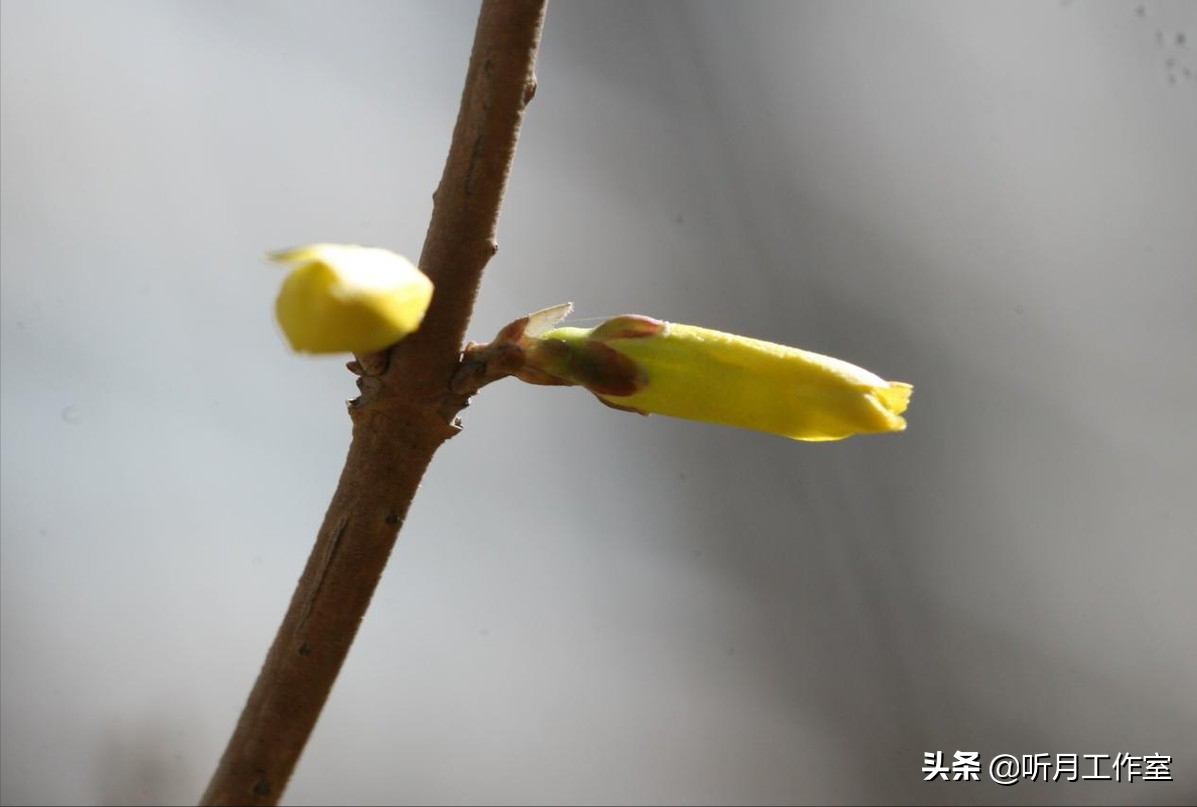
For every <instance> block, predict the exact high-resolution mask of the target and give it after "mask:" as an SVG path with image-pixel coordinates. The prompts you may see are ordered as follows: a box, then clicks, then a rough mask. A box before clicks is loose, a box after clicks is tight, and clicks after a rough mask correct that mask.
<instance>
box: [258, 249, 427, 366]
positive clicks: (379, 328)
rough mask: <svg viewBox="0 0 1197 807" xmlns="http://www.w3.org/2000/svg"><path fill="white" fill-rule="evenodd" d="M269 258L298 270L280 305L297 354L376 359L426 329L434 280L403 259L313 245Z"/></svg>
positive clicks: (284, 326) (281, 319)
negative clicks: (371, 355) (361, 355)
mask: <svg viewBox="0 0 1197 807" xmlns="http://www.w3.org/2000/svg"><path fill="white" fill-rule="evenodd" d="M269 257H270V259H271V260H274V261H277V262H279V263H286V264H292V265H293V266H294V268H293V269H292V270H291V273H290V274H288V275H287V278H286V280H284V281H283V287H282V289H280V290H279V293H278V300H277V302H276V303H275V315H276V316H277V317H278V322H279V325H281V326H282V329H283V333H284V334H286V336H287V340H288V341H289V342H290V343H291V347H292V348H293V349H295V350H297V351H302V352H305V353H372V352H375V351H379V350H382V349H383V348H385V347H388V346H390V345H392V344H394V343H395V342H398V341H399V340H400V339H402V338H403V337H405V336H407V335H408V334H409V333H411V332H412V331H414V330H416V329H417V328H419V327H420V322H421V321H422V320H423V319H424V312H425V311H427V310H428V303H429V302H430V301H431V300H432V281H431V280H429V279H428V277H427V275H425V274H424V273H423V272H421V271H420V270H419V269H417V268H416V266H415V265H414V264H412V262H411V261H409V260H408V259H407V258H404V257H403V256H402V255H396V254H395V253H394V252H389V251H387V250H385V249H376V248H373V247H359V246H354V245H351V244H311V245H309V246H306V247H296V248H294V249H286V250H281V251H279V252H274V253H271V254H270V256H269Z"/></svg>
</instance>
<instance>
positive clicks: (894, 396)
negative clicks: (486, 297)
mask: <svg viewBox="0 0 1197 807" xmlns="http://www.w3.org/2000/svg"><path fill="white" fill-rule="evenodd" d="M567 311H568V309H565V308H564V307H556V308H554V309H546V310H545V312H538V313H537V314H533V315H531V317H530V318H524V319H523V320H517V322H515V323H512V325H510V326H508V327H507V328H505V329H504V330H503V332H501V333H500V335H499V338H498V339H496V342H495V343H494V344H495V345H499V344H504V345H506V348H505V349H506V350H507V351H508V353H510V352H511V350H512V349H516V348H518V351H519V355H520V361H519V362H518V363H513V366H514V367H515V369H514V370H513V373H514V374H515V375H517V376H518V377H520V378H522V379H523V380H525V381H528V382H531V383H534V384H575V385H578V386H583V387H586V388H587V389H589V390H590V391H591V392H593V393H594V394H595V395H596V396H597V397H598V398H599V400H601V401H602V402H604V403H606V404H608V405H610V406H614V407H616V408H618V409H627V410H631V411H635V412H640V413H642V414H650V413H653V414H659V415H670V416H673V417H679V418H687V419H689V420H702V421H707V422H710V423H721V424H724V425H727V426H739V427H742V428H746V429H756V430H759V431H765V432H770V433H773V434H780V435H784V436H786V437H790V438H793V439H795V440H840V439H842V438H844V437H849V436H851V435H853V434H868V433H875V432H891V431H902V430H903V429H905V428H906V421H905V420H904V419H903V418H902V413H903V412H905V411H906V406H907V404H908V403H909V401H910V394H911V392H912V387H911V386H910V385H909V384H906V383H903V382H900V381H886V380H885V379H883V378H880V377H878V376H876V375H874V374H873V373H870V372H869V371H868V370H864V369H861V368H860V367H857V366H855V365H853V364H849V363H848V362H845V361H841V360H839V359H834V358H831V357H830V356H823V355H820V354H818V353H811V352H809V351H806V350H799V349H798V348H792V347H786V346H784V345H777V344H773V343H772V342H764V341H761V340H759V339H749V338H747V337H743V336H735V335H733V334H727V333H721V332H719V331H712V330H709V329H707V328H698V327H695V326H693V325H678V324H675V323H669V322H662V321H660V320H656V319H651V318H649V317H643V316H635V315H627V316H619V317H613V318H612V319H609V320H607V321H606V322H604V323H603V324H601V325H599V326H598V327H597V328H591V329H586V328H570V327H555V328H547V329H546V328H543V327H535V326H536V325H537V323H538V322H539V323H540V324H541V325H543V322H544V318H545V314H546V313H548V314H550V315H551V316H552V317H556V318H558V319H559V318H560V317H563V316H564V314H565V313H567ZM529 320H530V321H531V323H532V325H531V326H529V324H528V323H529ZM553 324H555V323H553ZM482 349H483V350H486V349H487V347H483V348H482ZM490 349H491V350H495V348H490ZM505 360H506V361H508V362H510V361H511V359H510V358H509V357H507V358H506V359H505Z"/></svg>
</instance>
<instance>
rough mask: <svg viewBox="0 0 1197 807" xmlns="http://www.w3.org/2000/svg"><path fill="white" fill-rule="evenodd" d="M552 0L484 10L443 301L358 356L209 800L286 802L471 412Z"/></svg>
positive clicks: (506, 2) (442, 245) (443, 259)
mask: <svg viewBox="0 0 1197 807" xmlns="http://www.w3.org/2000/svg"><path fill="white" fill-rule="evenodd" d="M546 2H547V0H485V2H483V4H482V9H481V12H480V14H479V17H478V27H477V31H476V34H475V38H474V47H473V51H472V53H471V55H470V65H469V71H468V74H467V76H466V82H465V90H464V91H463V93H462V98H461V109H460V111H459V113H458V118H457V125H456V127H455V129H454V132H453V142H452V144H451V146H450V149H449V157H448V160H447V162H446V164H445V171H444V174H443V175H442V177H441V183H440V186H439V187H438V188H437V191H436V194H435V195H434V197H433V198H434V205H433V213H432V221H431V223H430V224H429V227H428V235H427V238H426V240H425V242H424V249H423V252H422V253H421V255H420V268H421V269H423V271H424V272H425V273H426V274H427V275H428V276H429V277H431V278H432V280H433V282H434V283H435V284H436V291H435V294H434V296H433V299H432V304H431V306H430V307H429V310H428V313H427V315H426V316H425V319H424V322H423V324H422V326H421V328H420V330H419V331H418V332H417V333H416V334H414V335H412V336H411V337H409V338H408V339H406V340H404V341H403V342H400V343H399V344H398V345H396V346H395V347H393V348H392V349H391V350H390V351H389V352H388V354H385V355H381V356H379V355H376V356H371V357H359V361H358V363H357V365H356V370H357V371H358V372H360V373H362V376H361V377H360V378H359V379H358V386H359V388H360V389H361V393H362V394H361V395H360V396H359V397H358V398H357V399H355V400H354V401H352V402H351V403H350V407H349V408H350V416H351V418H352V420H353V439H352V442H351V443H350V446H349V455H348V457H347V458H346V460H345V468H344V470H343V471H342V473H341V479H340V482H339V483H338V485H337V490H336V493H335V494H334V495H333V499H332V502H331V504H330V505H329V508H328V512H327V514H326V515H325V517H324V524H323V525H322V526H321V528H320V531H319V534H318V535H317V537H316V544H315V546H314V547H313V549H312V554H311V556H310V557H309V559H308V563H307V566H306V568H305V569H304V571H303V574H302V576H301V577H300V579H299V583H298V585H297V587H296V589H295V594H294V595H293V597H292V599H291V604H290V606H289V608H288V609H287V613H286V615H285V616H284V617H283V622H282V625H281V626H280V627H279V631H278V634H277V635H276V636H275V639H274V643H273V645H272V646H271V648H270V651H269V653H268V654H267V656H266V661H265V663H264V665H263V666H262V670H261V672H260V673H259V675H258V679H257V682H256V683H255V684H254V687H253V690H252V691H251V692H250V695H249V699H248V701H247V703H246V705H245V709H244V710H243V712H242V713H241V718H240V720H239V721H238V723H237V727H236V729H235V730H234V732H233V735H232V737H231V738H230V740H229V744H228V746H227V748H226V749H225V752H224V755H223V756H222V757H221V760H220V763H219V765H218V766H217V768H216V772H215V773H214V774H213V776H212V780H211V782H210V783H209V785H208V789H207V791H206V792H205V793H204V795H203V799H202V801H201V802H200V803H201V804H203V805H224V804H254V805H268V804H276V803H277V802H278V800H279V798H280V797H281V796H282V793H283V790H284V788H285V787H286V785H287V781H288V780H289V779H290V777H291V773H292V771H293V770H294V769H295V764H296V762H297V761H298V759H299V756H300V753H301V752H302V751H303V747H304V745H305V744H306V743H307V739H308V736H309V735H310V734H311V732H312V729H313V728H314V727H315V725H316V720H317V718H318V717H319V715H320V710H321V708H322V707H323V706H324V703H325V701H326V700H327V698H328V693H329V691H330V690H331V689H332V685H333V682H334V681H335V680H336V677H337V673H338V672H339V671H340V668H341V664H342V662H344V660H345V656H346V654H347V653H348V652H349V647H350V644H351V643H352V642H353V637H354V635H355V634H356V633H357V629H358V626H359V624H360V623H361V620H362V618H363V616H364V615H365V612H366V608H367V606H368V605H369V603H370V598H371V597H372V596H373V594H374V589H375V587H376V586H377V584H378V581H379V579H380V577H381V575H382V571H383V568H384V567H385V565H386V561H387V558H388V557H389V555H390V553H391V548H392V547H393V546H394V544H395V540H396V538H397V537H398V533H399V528H400V527H401V526H402V524H403V520H404V518H405V517H406V515H407V511H408V507H409V506H410V504H411V501H412V498H413V497H414V495H415V492H416V488H417V486H418V485H419V482H420V479H421V477H422V476H423V475H424V471H425V469H426V468H427V467H428V463H429V461H430V460H431V459H432V455H433V453H434V452H435V451H436V449H437V448H438V447H439V446H440V445H441V444H442V443H443V442H444V441H445V440H446V439H448V438H449V437H451V436H453V434H454V433H455V432H456V431H457V425H456V414H457V412H458V411H460V409H461V408H462V407H463V406H464V405H465V403H466V398H465V396H464V395H463V394H461V393H460V392H453V391H452V390H450V386H449V383H450V378H451V376H452V375H453V372H454V370H455V368H456V367H457V364H458V360H459V358H460V353H461V343H462V340H463V338H464V336H465V329H466V326H467V324H468V322H469V317H470V312H471V311H472V309H473V305H474V298H475V295H476V294H477V290H478V284H479V281H480V279H481V277H482V271H483V269H484V268H485V266H486V264H487V261H489V260H490V258H491V256H492V255H493V254H494V253H495V250H496V249H497V245H496V243H495V230H496V225H497V222H498V217H499V206H500V203H501V201H502V197H503V190H504V187H505V185H506V182H507V175H508V173H509V170H510V167H511V161H512V157H513V156H514V154H515V145H516V140H517V137H518V135H519V126H520V121H521V119H522V117H523V111H524V107H525V106H526V105H527V103H528V102H529V101H530V100H531V98H532V95H533V93H534V92H535V88H536V79H535V75H534V67H535V60H536V51H537V47H538V45H539V41H540V31H541V26H542V24H543V22H544V12H545V5H546Z"/></svg>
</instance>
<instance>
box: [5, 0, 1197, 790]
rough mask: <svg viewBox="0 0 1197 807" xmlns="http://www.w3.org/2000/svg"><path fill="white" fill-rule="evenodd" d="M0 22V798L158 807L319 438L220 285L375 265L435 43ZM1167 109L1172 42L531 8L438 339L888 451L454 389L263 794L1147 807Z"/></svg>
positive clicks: (1187, 279)
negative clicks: (453, 409)
mask: <svg viewBox="0 0 1197 807" xmlns="http://www.w3.org/2000/svg"><path fill="white" fill-rule="evenodd" d="M0 9H2V11H0V46H2V47H0V67H2V73H0V82H2V84H0V88H2V104H3V108H2V115H0V138H2V140H0V143H2V160H3V162H2V166H0V167H2V178H3V189H2V196H0V203H2V204H0V212H2V232H0V235H2V238H0V265H2V269H3V271H2V274H0V292H2V294H0V314H2V320H0V336H2V340H0V357H2V373H3V375H2V384H0V402H2V409H0V413H2V414H0V418H2V420H0V422H2V426H3V438H2V445H3V453H2V476H3V486H2V494H0V502H2V505H3V510H2V529H0V536H2V542H0V582H2V589H0V605H2V617H0V628H2V641H3V648H2V650H3V652H2V653H0V718H2V737H0V740H2V745H0V801H2V802H3V803H4V804H18V803H29V804H51V803H68V802H78V803H103V804H133V803H144V804H149V803H156V802H159V801H164V802H180V803H190V802H193V801H194V800H195V799H196V798H197V797H198V796H199V794H200V792H201V791H202V789H203V786H204V784H205V782H206V780H207V777H208V775H209V773H210V772H211V770H212V768H213V766H214V765H215V763H216V760H217V757H218V756H219V753H220V751H221V749H222V747H223V744H224V742H225V740H226V739H227V736H228V733H229V732H230V731H231V729H232V726H233V723H234V721H235V720H236V717H237V714H238V712H239V710H240V708H241V705H242V703H243V702H244V698H245V696H246V694H247V693H248V691H249V687H250V685H251V684H252V682H253V678H254V675H255V674H256V672H257V669H258V666H259V665H260V663H261V661H262V658H263V657H264V654H265V652H266V648H267V646H268V644H269V642H270V640H271V638H272V636H273V632H274V630H275V628H276V627H277V623H278V620H279V619H280V618H281V615H282V612H283V609H284V607H285V605H286V603H287V600H288V598H289V597H290V594H291V590H292V586H293V585H294V582H295V580H296V578H297V576H298V574H299V572H300V569H301V567H302V564H303V562H304V560H305V558H306V554H307V551H308V549H309V547H310V545H311V543H312V540H313V537H314V535H315V530H316V528H317V526H318V525H319V523H320V518H321V516H322V514H323V512H324V508H325V506H326V504H327V502H328V499H329V497H330V495H331V493H332V490H333V487H334V485H335V482H336V478H337V476H338V473H339V471H340V468H341V464H342V460H343V458H344V453H345V449H346V446H347V443H348V437H349V421H348V419H347V417H346V416H345V414H344V405H343V401H344V399H345V398H347V397H350V396H351V395H352V394H353V392H354V388H353V383H352V378H351V376H350V375H349V374H348V373H347V372H346V371H345V370H344V368H343V366H342V360H339V359H323V360H312V359H305V358H300V357H296V356H294V355H291V354H289V352H288V351H287V350H286V348H285V346H284V343H283V340H282V338H281V336H280V334H279V333H278V331H277V329H276V327H275V326H274V324H273V321H272V318H271V311H272V305H273V296H274V294H275V291H276V290H277V287H278V284H279V281H280V270H279V269H278V268H276V267H273V266H270V265H267V264H265V263H264V262H263V261H262V260H261V259H260V257H259V256H260V255H261V254H262V253H264V252H265V251H266V250H269V249H273V248H277V247H282V246H287V245H292V244H298V243H304V242H309V241H318V240H330V241H345V242H357V243H366V244H377V245H384V246H388V247H391V248H394V249H396V250H399V251H402V252H405V253H407V254H410V255H413V256H414V255H416V254H418V252H419V249H420V245H421V243H422V241H423V233H424V228H425V226H426V225H427V221H428V216H429V213H430V210H431V194H432V191H433V189H434V187H435V185H436V182H437V180H438V178H439V175H440V170H441V167H442V164H443V159H444V156H445V154H446V151H447V148H448V143H449V136H450V133H451V129H452V125H453V120H454V116H455V114H456V108H457V101H458V97H459V93H460V90H461V82H462V78H463V76H464V74H465V66H466V59H467V56H468V51H469V46H470V42H471V40H472V36H473V22H474V17H475V14H476V7H475V6H474V5H473V4H465V3H441V2H437V3H432V2H428V3H403V4H399V3H359V2H341V3H336V4H333V3H314V2H281V0H278V1H276V2H238V3H232V2H109V3H86V2H73V3H69V2H40V1H39V2H33V1H32V0H5V2H4V3H3V5H2V6H0ZM1195 71H1197V7H1194V5H1193V4H1191V3H1184V2H1174V3H1161V2H1143V3H1141V4H1139V3H1132V2H1127V3H1119V2H1108V3H1087V2H1079V1H1078V2H1070V3H1006V2H1000V3H999V2H991V3H967V4H964V3H951V2H896V3H887V4H867V5H865V4H843V3H831V2H812V3H802V4H797V3H782V4H764V3H754V4H734V5H733V4H698V3H693V4H692V3H655V4H639V3H626V4H625V3H601V4H599V3H587V4H583V3H565V2H562V3H558V4H555V5H552V6H551V7H550V9H549V16H548V24H547V28H546V34H545V41H544V45H543V50H542V55H541V63H540V71H539V73H540V87H539V92H538V94H537V97H536V100H535V102H534V103H533V105H532V106H531V108H530V111H529V114H528V117H527V119H526V123H525V127H524V134H523V139H522V141H521V143H520V151H519V154H518V157H517V160H516V164H515V170H514V173H513V176H512V180H511V186H510V193H509V196H508V199H507V203H506V206H505V208H504V213H503V218H502V221H501V226H500V233H499V241H500V246H501V249H500V252H499V254H498V256H497V257H496V259H495V260H494V261H493V262H492V264H491V267H490V269H489V271H488V273H487V275H486V278H485V281H484V285H483V289H482V295H481V298H480V300H479V308H478V310H477V313H476V316H475V319H474V323H473V325H472V326H471V329H470V330H471V336H472V337H473V338H475V339H479V340H485V339H488V338H489V337H490V336H492V335H493V333H494V332H495V331H496V330H497V329H498V328H499V327H500V326H501V325H503V324H504V323H506V322H507V321H509V320H511V319H513V318H514V317H516V316H518V315H520V314H522V313H524V312H527V311H531V310H534V309H538V308H541V307H544V306H546V305H551V304H554V303H558V302H562V301H564V300H573V301H574V302H575V303H576V304H577V307H578V312H579V316H581V317H592V316H605V315H611V314H618V313H631V312H636V313H644V314H649V315H653V316H658V317H662V318H665V319H671V320H674V321H679V322H691V323H695V324H701V325H705V326H708V327H712V328H719V329H722V330H727V331H733V332H737V333H743V334H746V335H751V336H757V337H762V338H766V339H771V340H774V341H778V342H785V343H789V344H794V345H799V346H802V347H806V348H809V349H812V350H817V351H820V352H825V353H830V354H832V355H835V356H839V357H842V358H844V359H847V360H849V361H852V362H855V363H857V364H860V365H862V366H864V367H867V368H869V369H872V370H874V371H876V372H878V373H880V374H882V375H884V376H886V377H888V378H895V379H902V380H907V381H910V382H913V383H914V384H915V388H916V393H915V397H914V401H913V405H912V407H911V410H910V412H909V422H910V428H909V430H908V431H907V432H906V433H904V434H901V435H884V436H876V437H868V438H854V439H851V440H848V441H845V442H842V443H833V444H822V445H816V444H804V443H796V442H791V441H788V440H785V439H782V438H778V437H772V436H768V435H763V434H755V433H750V432H744V431H735V430H730V429H721V428H718V427H714V426H708V425H704V424H697V423H688V422H682V421H670V420H666V419H661V418H647V419H645V418H637V417H634V416H631V415H627V414H623V413H619V412H616V411H613V410H611V409H608V408H606V407H603V406H599V405H598V404H596V403H595V402H594V400H593V399H592V398H591V397H590V396H589V395H587V394H586V393H585V392H583V391H580V390H567V389H543V388H532V387H528V386H525V385H521V384H518V383H517V382H514V381H507V382H504V383H502V384H498V385H496V386H494V387H490V388H488V389H486V390H485V391H484V393H483V394H482V395H480V396H479V397H478V398H477V399H476V400H475V402H474V405H473V406H471V408H470V409H469V410H468V411H467V412H466V413H465V422H466V430H465V432H464V434H462V435H461V436H460V437H458V438H456V439H454V440H453V441H451V442H450V443H449V444H448V445H446V446H445V448H444V449H443V450H442V452H441V453H440V455H438V457H437V460H436V462H435V463H434V465H433V467H432V469H431V471H430V472H429V474H428V476H427V477H426V479H425V481H424V485H423V488H422V490H421V493H420V495H419V497H418V498H417V500H416V504H415V507H414V509H413V511H412V513H411V517H410V519H409V521H408V524H407V526H406V528H405V530H404V533H403V535H402V537H401V539H400V542H399V544H398V547H397V549H396V551H395V554H394V557H393V559H392V562H391V567H390V568H389V570H388V572H387V575H386V577H385V579H384V580H383V583H382V586H381V587H380V589H379V592H378V594H377V596H376V598H375V601H374V604H373V606H372V609H371V612H370V614H369V616H368V618H367V619H366V622H365V624H364V626H363V629H362V631H361V633H360V635H359V637H358V641H357V644H356V645H355V647H354V650H353V652H352V653H351V654H350V657H349V660H348V663H347V666H346V668H345V671H344V674H343V675H342V677H341V680H340V681H339V683H338V685H337V688H336V689H335V691H334V692H333V695H332V698H331V700H330V702H329V705H328V707H327V709H326V711H325V714H324V716H323V718H322V720H321V723H320V725H319V727H318V728H317V730H316V733H315V735H314V738H313V740H312V742H311V744H310V746H309V747H308V749H307V752H306V754H305V756H304V758H303V760H302V762H301V764H300V767H299V771H298V774H297V776H296V778H295V780H294V781H293V782H292V785H291V787H290V790H289V791H288V794H287V799H286V800H287V802H288V803H291V804H319V803H346V802H355V803H380V804H381V803H428V802H431V803H462V802H473V801H482V802H487V803H511V802H532V803H558V802H567V803H580V802H585V803H590V802H616V803H638V802H663V803H698V802H722V803H728V802H769V803H796V802H797V803H802V802H827V803H860V802H886V803H909V802H919V803H941V804H955V803H1010V804H1015V803H1024V802H1035V803H1052V804H1065V803H1075V802H1085V803H1094V804H1119V803H1141V804H1149V803H1172V804H1183V803H1193V801H1194V800H1197V685H1195V684H1194V681H1195V680H1197V630H1195V629H1194V627H1193V626H1194V625H1197V586H1194V584H1193V580H1194V569H1195V567H1197V528H1195V527H1194V525H1195V524H1197V501H1195V499H1197V497H1194V495H1193V491H1194V490H1197V472H1195V471H1194V464H1193V458H1194V456H1197V425H1195V424H1197V419H1195V418H1194V414H1193V408H1194V402H1195V401H1197V371H1195V369H1194V360H1193V356H1194V355H1197V314H1195V313H1194V312H1195V308H1194V301H1195V300H1197V271H1195V267H1197V227H1194V224H1193V221H1194V220H1193V211H1194V210H1197V145H1195V144H1197V78H1195ZM958 750H962V751H977V752H979V753H980V755H981V758H982V759H983V760H988V759H989V758H990V757H992V756H994V755H996V754H1001V753H1010V754H1017V755H1022V754H1034V753H1048V754H1052V755H1055V754H1069V753H1071V754H1108V755H1110V756H1111V757H1112V756H1113V755H1115V754H1118V753H1124V754H1136V755H1146V754H1157V753H1158V754H1167V755H1171V756H1172V757H1173V764H1172V771H1173V776H1174V779H1175V781H1173V782H1146V783H1144V782H1137V783H1135V784H1126V783H1114V782H1086V783H1080V782H1078V783H1075V784H1067V783H1063V782H1057V783H1047V784H1043V783H1029V782H1020V783H1018V784H1016V785H1014V786H1011V787H999V786H997V785H994V784H992V783H990V782H988V781H982V782H977V783H963V782H946V783H945V782H934V783H925V782H923V774H922V766H923V755H924V754H925V753H926V752H934V751H943V752H944V753H945V755H946V756H947V758H948V759H949V760H950V759H951V757H952V755H953V753H954V752H956V751H958ZM982 779H988V777H987V776H985V775H983V776H982Z"/></svg>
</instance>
